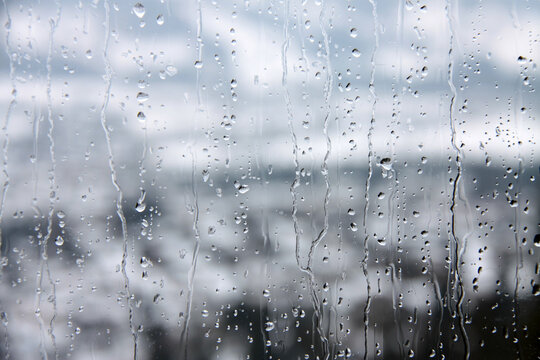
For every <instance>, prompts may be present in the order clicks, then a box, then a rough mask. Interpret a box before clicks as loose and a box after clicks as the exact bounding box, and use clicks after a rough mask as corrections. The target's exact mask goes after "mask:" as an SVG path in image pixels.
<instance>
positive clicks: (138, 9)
mask: <svg viewBox="0 0 540 360" xmlns="http://www.w3.org/2000/svg"><path fill="white" fill-rule="evenodd" d="M133 13H134V14H135V15H137V17H138V18H139V19H142V17H143V16H144V14H145V13H146V10H145V8H144V5H143V4H141V3H136V4H135V5H133Z"/></svg>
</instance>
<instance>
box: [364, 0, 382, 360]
mask: <svg viewBox="0 0 540 360" xmlns="http://www.w3.org/2000/svg"><path fill="white" fill-rule="evenodd" d="M369 3H370V4H371V9H372V15H373V27H374V30H373V36H374V38H375V45H374V46H373V51H372V52H371V75H370V80H369V91H370V93H371V96H372V97H373V103H372V105H371V120H370V125H369V130H368V135H367V137H368V176H367V179H366V187H365V194H364V200H365V205H364V218H363V228H364V258H363V259H362V271H363V273H364V277H365V278H366V291H367V298H366V305H365V307H364V360H367V358H368V340H369V339H368V335H369V334H368V331H369V312H370V310H371V300H372V299H371V282H370V280H369V270H368V260H369V233H368V230H367V216H368V211H369V188H370V185H371V176H372V174H373V130H374V127H375V110H376V107H377V94H376V93H375V56H376V54H377V50H378V48H379V19H378V17H377V3H376V2H375V0H369Z"/></svg>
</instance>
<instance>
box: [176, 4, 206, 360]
mask: <svg viewBox="0 0 540 360" xmlns="http://www.w3.org/2000/svg"><path fill="white" fill-rule="evenodd" d="M202 26H203V23H202V4H201V0H197V63H199V64H202V61H203V59H202ZM200 78H201V69H200V67H196V88H197V114H199V113H200V112H202V93H201V84H200ZM195 120H197V118H195ZM196 126H197V123H196V122H194V124H193V127H194V128H196ZM193 136H195V135H193ZM189 150H190V153H191V193H192V194H191V195H192V196H193V203H194V209H193V226H192V228H193V233H194V236H195V247H194V249H193V257H192V258H191V265H190V268H189V272H188V293H187V301H186V311H185V314H186V320H185V322H184V327H183V328H182V333H181V334H180V346H181V348H182V347H183V349H184V359H186V360H187V359H188V344H189V321H190V319H191V308H192V303H193V291H194V280H195V272H196V270H197V260H198V258H199V251H200V238H201V236H200V231H199V194H198V192H197V181H196V176H195V174H196V172H197V164H196V154H195V152H194V150H193V147H191V146H190V149H189Z"/></svg>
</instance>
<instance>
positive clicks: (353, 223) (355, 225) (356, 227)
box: [351, 222, 358, 231]
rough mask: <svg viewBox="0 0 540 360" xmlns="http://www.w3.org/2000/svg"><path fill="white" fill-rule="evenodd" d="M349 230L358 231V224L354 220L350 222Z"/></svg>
mask: <svg viewBox="0 0 540 360" xmlns="http://www.w3.org/2000/svg"><path fill="white" fill-rule="evenodd" d="M351 231H358V225H357V224H356V223H355V222H352V223H351Z"/></svg>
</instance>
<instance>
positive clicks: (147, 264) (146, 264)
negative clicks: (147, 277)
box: [140, 256, 154, 268]
mask: <svg viewBox="0 0 540 360" xmlns="http://www.w3.org/2000/svg"><path fill="white" fill-rule="evenodd" d="M140 263H141V267H143V268H147V267H152V266H153V265H154V264H153V263H152V261H151V260H150V259H148V258H147V257H146V256H143V257H141V261H140Z"/></svg>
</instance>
